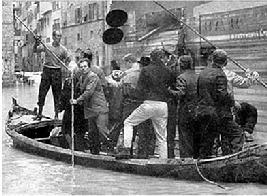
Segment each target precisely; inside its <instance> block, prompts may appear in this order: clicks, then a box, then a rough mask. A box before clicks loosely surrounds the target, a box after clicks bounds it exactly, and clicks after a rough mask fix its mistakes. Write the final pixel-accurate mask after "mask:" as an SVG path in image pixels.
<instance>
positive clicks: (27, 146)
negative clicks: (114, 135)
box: [5, 99, 267, 184]
mask: <svg viewBox="0 0 267 196" xmlns="http://www.w3.org/2000/svg"><path fill="white" fill-rule="evenodd" d="M35 116H36V110H35V111H34V110H29V109H27V108H24V107H21V106H20V105H18V103H17V101H16V100H15V99H13V104H12V108H11V110H10V111H9V113H8V118H7V120H6V128H5V130H6V133H7V134H8V135H9V136H10V137H11V139H12V140H13V147H14V148H17V149H20V150H22V151H25V152H28V153H31V154H35V155H38V156H43V157H47V158H51V159H54V160H57V161H63V162H67V163H71V161H72V151H71V150H70V149H66V148H62V147H60V146H57V145H54V143H53V142H51V137H50V133H51V131H52V130H53V129H54V128H55V127H60V126H61V121H59V120H54V119H51V118H49V117H43V118H42V120H40V121H37V120H34V117H35ZM73 153H74V162H75V164H76V165H81V166H85V167H96V168H102V169H107V170H113V171H117V172H126V173H132V174H139V175H148V176H155V177H169V178H173V179H180V180H193V181H201V180H203V179H204V180H205V179H206V180H207V179H208V180H209V181H211V182H212V181H214V182H238V183H239V182H240V183H247V182H255V183H263V184H267V143H263V144H254V145H250V146H248V147H247V148H245V149H244V150H243V151H240V152H238V153H235V154H231V155H227V156H221V157H216V158H210V159H200V160H197V159H191V158H185V159H182V158H175V159H158V158H155V157H154V158H149V159H121V160H118V159H116V158H115V157H114V156H110V155H108V154H104V153H101V154H100V155H93V154H90V153H86V152H80V151H74V152H73Z"/></svg>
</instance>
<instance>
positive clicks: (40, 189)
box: [2, 84, 267, 195]
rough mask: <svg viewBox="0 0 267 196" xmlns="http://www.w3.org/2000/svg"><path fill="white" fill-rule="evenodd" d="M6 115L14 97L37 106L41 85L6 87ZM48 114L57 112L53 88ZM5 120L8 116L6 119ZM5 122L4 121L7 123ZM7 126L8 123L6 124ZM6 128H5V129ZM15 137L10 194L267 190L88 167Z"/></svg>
mask: <svg viewBox="0 0 267 196" xmlns="http://www.w3.org/2000/svg"><path fill="white" fill-rule="evenodd" d="M2 92H3V96H2V101H3V102H2V105H3V108H2V116H3V117H5V116H6V114H7V111H8V109H9V107H10V105H11V97H12V96H13V97H15V98H17V99H18V103H19V104H21V105H22V106H24V107H29V108H34V107H36V102H37V95H38V85H37V84H34V85H33V86H28V85H17V86H16V87H14V88H4V89H3V90H2ZM44 114H45V115H49V116H53V99H52V93H51V90H50V91H49V93H48V96H47V99H46V105H45V107H44ZM3 120H4V119H3ZM3 126H4V123H3ZM3 128H4V127H3ZM3 130H4V129H3ZM11 146H12V142H11V139H10V138H9V137H8V136H7V135H6V134H5V133H4V132H3V137H2V168H3V169H2V191H3V194H4V195H7V194H23V195H25V194H27V195H29V194H31V195H37V194H38V195H39V194H42V195H44V194H45V195H58V194H60V195H70V194H79V195H91V194H96V195H99V194H115V195H118V194H127V195H128V194H133V195H135V194H139V195H140V194H176V195H177V194H203V195H206V194H267V188H266V186H264V185H260V184H229V183H227V184H225V183H224V184H223V185H224V186H226V187H227V189H226V190H223V189H221V188H219V187H217V186H214V185H210V184H207V183H205V182H190V181H178V180H174V179H166V178H156V177H148V176H140V175H132V174H125V173H119V172H113V171H109V170H103V169H95V168H85V167H81V166H75V168H72V167H71V165H69V164H66V163H63V162H58V161H54V160H51V159H47V158H43V157H38V156H35V155H30V154H27V153H24V152H21V151H19V150H16V149H14V148H12V147H11Z"/></svg>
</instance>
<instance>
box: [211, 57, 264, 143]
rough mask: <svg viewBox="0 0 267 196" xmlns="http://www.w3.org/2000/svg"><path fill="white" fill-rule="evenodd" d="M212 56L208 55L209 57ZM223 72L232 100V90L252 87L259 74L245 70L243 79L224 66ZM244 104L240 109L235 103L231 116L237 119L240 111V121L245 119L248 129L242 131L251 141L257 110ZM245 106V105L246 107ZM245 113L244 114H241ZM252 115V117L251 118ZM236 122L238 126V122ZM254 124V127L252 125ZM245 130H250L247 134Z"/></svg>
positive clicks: (238, 104) (239, 104) (237, 103)
mask: <svg viewBox="0 0 267 196" xmlns="http://www.w3.org/2000/svg"><path fill="white" fill-rule="evenodd" d="M211 56H212V54H211V55H210V57H211ZM222 69H223V71H224V73H225V75H226V77H227V91H228V93H230V94H231V95H232V96H233V99H234V88H233V87H236V88H242V89H245V88H249V87H251V86H252V85H254V84H256V83H257V79H258V78H259V74H258V72H256V71H253V72H252V71H250V69H247V70H246V72H245V77H242V76H240V75H238V74H237V73H235V72H234V71H231V70H229V69H227V67H226V66H224V67H223V68H222ZM245 105H246V104H243V108H241V107H242V106H241V103H239V102H238V101H235V106H234V107H233V108H232V110H233V114H234V116H235V118H238V117H237V115H239V114H240V112H239V113H236V112H237V111H242V115H243V116H242V119H247V120H248V122H246V123H248V124H249V127H250V128H249V129H244V131H245V132H246V134H245V135H246V138H248V139H249V140H253V137H252V132H253V130H252V132H251V128H252V127H254V126H255V123H256V122H257V115H255V114H257V111H256V112H255V110H257V109H256V108H255V107H254V106H252V105H250V107H244V106H245ZM246 106H247V105H246ZM243 111H246V112H243ZM245 114H248V115H247V116H245ZM251 115H252V116H251ZM236 122H237V123H238V124H239V122H240V121H237V120H236ZM246 123H245V122H244V120H242V127H244V125H245V124H246ZM252 124H254V126H253V125H252ZM247 130H250V131H249V132H247Z"/></svg>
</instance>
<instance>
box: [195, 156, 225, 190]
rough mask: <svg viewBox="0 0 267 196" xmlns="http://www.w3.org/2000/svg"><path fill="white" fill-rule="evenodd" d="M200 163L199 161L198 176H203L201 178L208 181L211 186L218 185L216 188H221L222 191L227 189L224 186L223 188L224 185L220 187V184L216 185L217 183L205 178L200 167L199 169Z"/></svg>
mask: <svg viewBox="0 0 267 196" xmlns="http://www.w3.org/2000/svg"><path fill="white" fill-rule="evenodd" d="M198 161H199V159H198V160H197V161H196V168H197V172H198V174H199V175H200V176H201V178H202V179H203V180H204V181H206V182H208V183H210V184H212V185H216V186H218V187H220V188H222V189H226V188H225V187H224V186H222V185H220V184H218V183H216V182H214V181H211V180H209V179H207V178H206V177H205V176H203V174H202V173H201V171H200V170H199V167H198Z"/></svg>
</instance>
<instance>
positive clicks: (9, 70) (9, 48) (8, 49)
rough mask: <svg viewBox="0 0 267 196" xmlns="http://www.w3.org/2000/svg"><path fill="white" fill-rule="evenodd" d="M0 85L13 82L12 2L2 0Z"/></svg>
mask: <svg viewBox="0 0 267 196" xmlns="http://www.w3.org/2000/svg"><path fill="white" fill-rule="evenodd" d="M2 11H3V12H2V16H3V19H2V85H3V86H8V85H12V84H14V81H15V80H14V79H15V78H14V75H13V74H14V71H15V56H14V41H13V40H14V34H15V32H14V24H13V14H12V13H13V5H12V2H10V1H6V0H3V1H2Z"/></svg>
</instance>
